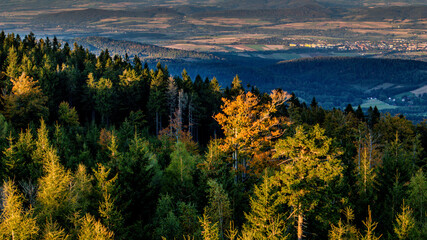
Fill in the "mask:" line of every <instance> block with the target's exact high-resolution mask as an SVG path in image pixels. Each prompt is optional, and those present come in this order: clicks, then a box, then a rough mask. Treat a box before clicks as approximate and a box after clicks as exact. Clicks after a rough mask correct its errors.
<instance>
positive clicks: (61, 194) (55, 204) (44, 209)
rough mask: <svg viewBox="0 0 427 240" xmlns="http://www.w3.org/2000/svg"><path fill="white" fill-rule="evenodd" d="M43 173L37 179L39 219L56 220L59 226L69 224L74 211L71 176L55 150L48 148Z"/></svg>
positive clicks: (42, 220)
mask: <svg viewBox="0 0 427 240" xmlns="http://www.w3.org/2000/svg"><path fill="white" fill-rule="evenodd" d="M43 172H44V175H43V176H42V177H41V178H40V179H39V191H38V195H37V203H38V205H37V208H36V210H37V213H38V216H39V220H40V221H41V222H42V223H45V222H46V221H48V220H52V221H53V222H57V223H58V224H60V226H63V227H65V226H67V225H68V224H69V222H68V221H69V219H68V218H69V216H70V214H72V212H73V211H74V209H73V208H74V206H75V205H76V204H75V200H76V199H75V196H74V194H73V191H72V185H73V184H72V182H73V177H72V175H71V172H70V171H69V170H66V169H65V168H64V167H63V166H62V165H61V164H60V162H59V158H58V156H57V155H56V150H55V149H52V148H50V149H49V150H48V151H47V153H46V154H45V160H44V162H43Z"/></svg>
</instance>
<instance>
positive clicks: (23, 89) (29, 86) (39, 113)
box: [3, 73, 49, 127]
mask: <svg viewBox="0 0 427 240" xmlns="http://www.w3.org/2000/svg"><path fill="white" fill-rule="evenodd" d="M11 82H12V85H13V86H12V91H11V93H10V94H7V95H5V96H3V100H4V115H5V117H6V118H7V119H9V120H11V121H12V122H13V123H14V124H15V125H16V126H18V127H25V126H26V125H27V124H28V123H29V122H30V121H32V120H39V119H40V118H43V117H44V118H46V116H47V115H48V113H49V111H48V110H49V109H48V108H47V107H46V102H47V97H46V96H45V95H44V94H43V92H42V90H41V88H40V86H38V85H37V82H38V81H34V80H33V78H31V77H29V76H27V75H26V74H25V73H23V74H22V75H21V76H20V77H19V78H18V79H11Z"/></svg>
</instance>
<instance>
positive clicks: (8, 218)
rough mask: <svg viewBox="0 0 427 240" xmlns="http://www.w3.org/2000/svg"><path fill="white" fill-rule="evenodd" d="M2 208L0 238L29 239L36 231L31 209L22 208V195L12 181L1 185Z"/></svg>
mask: <svg viewBox="0 0 427 240" xmlns="http://www.w3.org/2000/svg"><path fill="white" fill-rule="evenodd" d="M3 196H4V198H3V204H2V205H3V206H2V207H3V209H2V213H1V216H0V239H31V238H32V237H35V235H36V234H37V232H38V227H37V225H36V219H35V218H34V217H32V210H31V209H30V210H29V211H25V210H24V206H23V205H24V204H23V196H22V195H21V194H20V193H19V192H18V189H17V188H16V186H15V185H14V184H13V182H12V181H7V182H5V183H4V185H3Z"/></svg>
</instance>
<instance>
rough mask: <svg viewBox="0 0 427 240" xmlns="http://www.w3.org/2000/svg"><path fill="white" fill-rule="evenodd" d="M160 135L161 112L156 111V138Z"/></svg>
mask: <svg viewBox="0 0 427 240" xmlns="http://www.w3.org/2000/svg"><path fill="white" fill-rule="evenodd" d="M157 135H159V112H158V111H156V136H157Z"/></svg>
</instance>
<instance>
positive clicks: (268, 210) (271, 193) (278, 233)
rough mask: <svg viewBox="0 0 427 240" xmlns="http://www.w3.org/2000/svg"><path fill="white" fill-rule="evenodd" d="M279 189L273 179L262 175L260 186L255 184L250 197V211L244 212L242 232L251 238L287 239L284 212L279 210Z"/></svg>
mask: <svg viewBox="0 0 427 240" xmlns="http://www.w3.org/2000/svg"><path fill="white" fill-rule="evenodd" d="M278 195H279V191H278V188H277V186H276V185H275V182H274V179H272V178H270V177H268V176H267V175H264V179H263V181H262V183H261V184H260V186H257V185H255V188H254V196H253V197H250V199H249V200H250V205H251V212H249V213H245V217H246V221H247V222H246V223H245V225H244V226H243V234H244V235H251V236H252V237H253V239H272V240H276V239H277V240H279V239H287V238H288V237H289V236H288V235H287V234H286V221H285V214H284V213H283V212H281V204H282V203H281V201H280V199H279V198H278Z"/></svg>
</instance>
